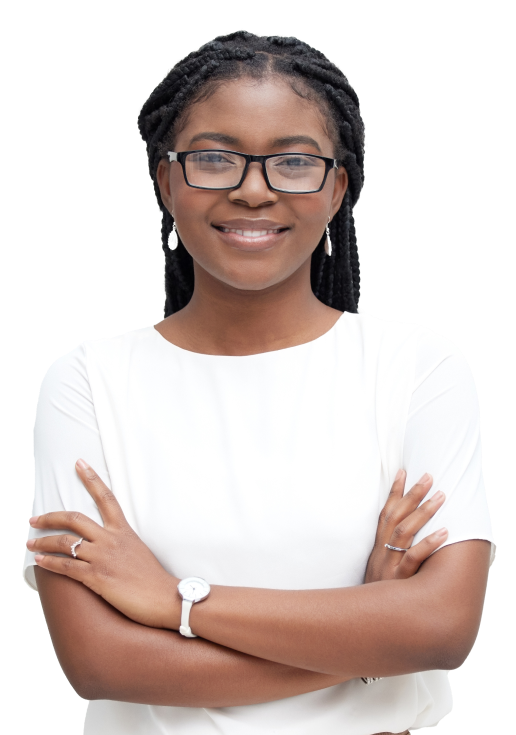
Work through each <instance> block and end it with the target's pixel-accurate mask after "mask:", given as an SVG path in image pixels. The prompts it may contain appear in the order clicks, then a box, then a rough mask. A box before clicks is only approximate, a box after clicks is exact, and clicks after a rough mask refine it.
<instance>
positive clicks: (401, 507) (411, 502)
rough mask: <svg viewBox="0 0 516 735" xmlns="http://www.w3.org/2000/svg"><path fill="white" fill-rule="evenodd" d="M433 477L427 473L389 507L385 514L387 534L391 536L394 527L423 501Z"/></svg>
mask: <svg viewBox="0 0 516 735" xmlns="http://www.w3.org/2000/svg"><path fill="white" fill-rule="evenodd" d="M432 482H433V480H432V477H431V475H429V474H428V473H425V474H424V475H423V477H422V478H421V479H420V480H419V481H418V482H416V484H415V485H413V486H412V487H411V488H410V490H409V491H408V493H406V495H404V496H403V497H402V498H401V499H400V500H399V502H398V503H396V504H393V505H391V506H390V507H389V509H388V512H387V513H386V516H385V524H384V527H385V535H386V536H387V539H388V538H390V535H391V533H392V531H393V530H394V527H395V526H396V525H397V524H398V523H400V522H401V521H403V520H404V519H405V518H406V517H407V516H408V515H409V514H410V513H412V512H413V511H414V510H415V509H416V508H417V507H418V505H419V504H420V503H421V501H422V500H423V498H424V497H425V495H426V494H427V493H428V491H429V490H430V487H431V485H432Z"/></svg>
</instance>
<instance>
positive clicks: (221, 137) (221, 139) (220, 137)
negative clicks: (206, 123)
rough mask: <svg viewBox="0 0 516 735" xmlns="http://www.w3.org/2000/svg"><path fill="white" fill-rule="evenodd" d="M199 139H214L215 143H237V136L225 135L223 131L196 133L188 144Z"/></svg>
mask: <svg viewBox="0 0 516 735" xmlns="http://www.w3.org/2000/svg"><path fill="white" fill-rule="evenodd" d="M199 140H214V141H216V142H217V143H224V144H225V145H237V144H238V138H234V137H233V136H232V135H225V134H224V133H198V134H197V135H194V137H193V138H192V139H191V140H190V145H192V143H197V142H198V141H199Z"/></svg>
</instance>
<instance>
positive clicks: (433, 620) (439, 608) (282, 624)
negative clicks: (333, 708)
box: [190, 578, 455, 678]
mask: <svg viewBox="0 0 516 735" xmlns="http://www.w3.org/2000/svg"><path fill="white" fill-rule="evenodd" d="M448 612H449V611H448V609H447V608H446V605H444V604H443V601H442V599H440V598H437V599H433V600H432V599H431V588H430V589H427V590H425V589H424V588H423V586H422V585H421V584H419V585H418V584H416V580H415V578H413V579H410V580H393V581H388V582H379V583H373V584H368V585H361V586H358V587H349V588H339V589H324V590H288V591H287V590H275V589H268V590H266V589H260V588H245V587H225V586H217V585H214V586H212V592H211V594H210V596H209V597H208V598H207V599H206V600H204V601H202V602H200V603H198V604H195V605H194V606H193V607H192V611H191V613H190V625H191V628H192V630H193V632H194V633H196V635H199V636H202V637H203V638H206V639H208V640H210V641H213V642H215V643H219V644H220V645H225V646H231V647H232V648H234V649H235V650H238V651H242V652H244V653H248V654H250V655H252V656H259V657H261V658H265V659H268V660H271V661H276V662H277V663H282V664H286V665H289V666H295V667H298V668H303V669H309V670H311V671H318V672H321V673H326V674H334V675H340V676H343V677H347V678H358V677H360V676H382V677H384V676H396V675H402V674H408V673H413V672H416V671H424V670H429V669H436V668H443V669H446V668H448V667H449V668H454V666H453V661H454V660H455V659H452V657H453V656H454V652H453V646H454V641H453V639H452V636H451V635H450V631H451V630H452V629H453V624H451V625H448V624H449V623H450V622H451V623H453V621H450V620H449V615H448ZM450 664H451V665H450Z"/></svg>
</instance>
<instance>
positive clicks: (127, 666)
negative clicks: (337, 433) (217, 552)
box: [36, 473, 490, 707]
mask: <svg viewBox="0 0 516 735" xmlns="http://www.w3.org/2000/svg"><path fill="white" fill-rule="evenodd" d="M93 476H94V473H93V475H92V477H93ZM95 477H96V476H95ZM83 482H84V479H83ZM93 482H101V481H100V480H99V478H97V479H96V480H93ZM85 484H86V483H85ZM104 488H105V486H104ZM88 489H90V488H88ZM423 490H424V492H423V491H422V493H423V495H424V493H425V492H426V490H425V489H424V488H423ZM106 491H107V488H105V490H104V491H102V492H103V497H100V496H99V497H98V498H96V502H97V504H98V506H99V509H100V510H101V512H102V515H103V518H104V521H105V527H104V529H103V534H104V537H105V534H106V533H110V532H111V531H110V530H109V529H110V528H111V522H112V524H113V528H115V526H116V523H117V521H116V514H117V513H118V512H119V511H118V510H117V508H116V507H115V503H116V500H115V501H114V503H113V498H114V496H112V495H111V494H110V493H109V491H107V492H106ZM90 492H91V489H90ZM411 492H412V491H411ZM92 494H93V493H92ZM409 496H410V493H408V494H407V495H406V496H405V498H403V500H402V501H400V502H405V503H406V502H408V501H407V500H406V499H407V498H409V499H410V497H409ZM413 501H414V502H415V501H417V497H416V498H415V499H414V498H413ZM428 502H430V501H428ZM103 504H104V505H105V507H104V505H103ZM109 504H111V510H110V509H109ZM101 505H103V509H102V508H101ZM416 505H417V502H416ZM425 505H426V504H424V505H423V506H421V508H424V506H425ZM398 506H399V503H398ZM430 510H431V509H430ZM433 512H435V508H434V509H433ZM109 513H112V521H110V520H109V518H107V516H108V515H109ZM416 513H419V514H421V513H423V511H422V510H420V509H418V511H417V512H416ZM105 514H106V515H105ZM51 515H55V514H47V516H51ZM387 515H388V514H387ZM391 515H392V514H391ZM394 515H395V514H394ZM404 515H406V510H405V511H404ZM413 515H414V513H413V514H412V516H413ZM412 516H411V517H412ZM42 518H43V517H42ZM393 519H394V520H396V518H394V516H393ZM391 520H392V519H391ZM386 522H387V521H386ZM421 522H422V519H421V517H419V521H418V523H420V524H421ZM92 523H93V522H92ZM120 523H121V521H120ZM95 525H96V524H95ZM57 527H59V528H62V525H61V526H57ZM98 528H100V527H98ZM121 528H122V526H121V525H119V526H118V531H117V533H120V531H121ZM106 529H107V530H106ZM72 530H74V529H72ZM409 530H410V529H409ZM412 530H413V529H412ZM379 533H380V525H379ZM380 535H381V534H380ZM129 537H130V534H129V535H128V538H129ZM47 538H50V539H52V543H59V541H57V540H58V539H64V542H63V543H64V545H65V546H66V544H68V543H69V541H70V538H72V539H73V537H67V536H63V537H58V536H52V537H47ZM389 538H390V536H389ZM99 539H100V536H99ZM36 543H37V544H40V545H41V548H42V547H43V546H44V544H45V543H46V542H45V541H44V539H38V541H37V542H36ZM102 543H104V544H106V543H108V542H107V541H106V540H105V538H104V541H102V542H100V541H99V542H98V545H99V546H101V545H102ZM139 543H140V544H141V543H142V542H141V541H140V542H139ZM420 543H421V544H423V542H420ZM439 543H442V540H441V541H440V542H439ZM439 543H436V542H435V541H434V544H435V546H436V547H437V546H438V545H439ZM83 544H84V545H85V546H84V548H83V552H81V553H82V554H83V555H87V554H89V556H90V561H89V562H82V564H84V565H87V566H88V568H89V569H90V568H91V569H90V571H91V570H92V569H93V568H94V566H95V551H94V548H93V547H94V545H95V544H94V543H92V542H90V543H87V542H83ZM86 544H87V545H86ZM65 546H63V548H64V547H65ZM381 546H382V544H379V547H381ZM418 546H419V545H418ZM489 547H490V544H489V543H488V542H487V541H481V540H473V541H464V542H461V543H457V544H452V545H450V546H447V547H445V548H442V549H440V550H439V551H437V552H436V553H435V554H433V555H432V556H430V557H429V558H426V557H427V556H428V553H430V552H429V548H426V549H425V548H424V547H423V551H424V556H425V558H426V561H424V562H423V564H422V565H421V567H420V568H419V571H418V573H417V574H415V573H413V572H412V573H411V576H409V577H408V578H403V575H402V574H400V573H399V572H398V576H397V578H396V573H393V574H390V578H388V579H385V578H382V574H380V575H378V574H376V576H375V574H374V572H371V574H372V577H370V578H369V579H368V578H367V577H366V581H367V582H369V583H368V584H364V585H360V586H358V587H348V588H338V589H325V590H293V591H292V590H289V591H287V590H266V589H258V588H245V587H226V586H219V585H212V592H211V594H210V596H209V597H208V598H207V599H206V600H204V601H203V602H201V603H199V604H197V605H194V606H193V608H192V611H191V614H190V625H191V627H192V629H193V631H194V632H195V633H196V634H197V635H198V636H199V638H196V639H186V638H184V637H183V636H181V635H180V634H179V633H178V632H177V628H178V627H179V618H180V598H179V596H178V594H177V591H176V589H175V583H176V582H177V580H175V579H172V578H171V577H170V575H168V580H167V581H168V584H166V585H164V582H165V577H162V576H160V574H161V573H160V572H159V571H158V568H157V567H156V575H157V576H155V579H153V573H152V572H150V571H149V570H151V569H153V568H154V567H153V566H152V564H150V560H146V559H145V558H144V557H145V553H144V552H143V554H142V549H139V548H138V547H135V557H134V559H135V560H136V559H142V557H143V561H142V570H143V571H142V574H144V576H145V584H146V585H147V588H145V591H144V592H143V594H140V595H134V594H132V595H131V594H128V593H127V590H128V589H129V588H130V586H131V583H130V582H124V584H123V585H122V587H120V585H118V587H117V581H116V580H115V578H114V577H112V578H111V579H107V578H106V577H105V574H104V581H106V579H107V583H108V584H107V587H106V590H107V591H103V589H102V581H100V582H99V581H98V580H97V581H94V580H93V581H92V578H90V577H88V578H86V577H84V578H83V581H79V580H78V578H77V575H78V576H80V575H81V574H82V573H83V572H81V571H79V572H77V571H74V570H78V569H83V567H80V568H79V566H78V563H77V562H76V561H75V560H72V559H63V558H61V557H52V556H45V557H43V560H40V565H41V566H40V567H38V568H36V577H37V582H38V588H39V592H40V597H41V601H42V606H43V609H44V612H45V617H46V620H47V625H48V628H49V632H50V635H51V638H52V641H53V644H54V649H55V652H56V655H57V658H58V660H59V662H60V664H61V667H62V669H63V671H64V673H65V674H66V676H67V678H68V680H69V681H70V683H71V685H72V686H73V688H74V689H75V690H76V692H77V693H78V694H79V695H80V696H82V697H83V698H85V699H114V700H118V701H129V702H140V703H146V704H159V705H172V706H190V707H224V706H236V705H243V704H254V703H259V702H266V701H272V700H276V699H283V698H285V697H290V696H295V695H297V694H301V693H305V692H309V691H315V690H317V689H323V688H326V687H328V686H333V685H335V684H338V683H340V682H343V681H346V680H349V679H354V678H357V677H360V676H396V675H400V674H407V673H412V672H415V671H425V670H429V669H447V670H449V669H455V668H458V667H459V666H461V665H462V663H463V662H464V661H465V659H466V658H467V656H468V655H469V652H470V651H471V648H472V647H473V645H474V643H475V640H476V636H477V634H478V629H479V625H480V620H481V615H482V609H483V601H484V595H485V590H486V586H487V574H488V567H489V551H490V548H489ZM68 548H69V547H68ZM88 548H89V552H88V551H87V549H88ZM128 548H129V547H128ZM414 548H416V547H414ZM145 549H147V547H145ZM42 550H43V549H42ZM48 550H49V549H47V551H48ZM55 550H57V549H54V551H55ZM104 551H105V549H104ZM147 551H148V553H149V554H150V551H149V550H147ZM127 553H130V551H128V552H127ZM378 553H379V554H380V553H384V554H385V550H383V551H381V549H380V548H379V549H378ZM389 554H390V556H389ZM392 554H394V555H396V554H397V552H388V554H387V556H386V558H387V559H392V558H394V557H393V556H392ZM405 557H407V558H408V559H409V561H410V558H409V555H408V554H406V555H405ZM101 558H105V554H103V555H102V556H101ZM377 558H379V557H377ZM153 559H154V560H155V558H154V557H153ZM44 560H46V561H44ZM370 561H371V560H370ZM416 561H417V560H416ZM155 562H156V564H159V563H158V562H157V560H155ZM389 563H391V562H389ZM419 563H420V562H419ZM79 564H81V562H79ZM135 564H136V561H135ZM135 564H131V565H128V566H131V567H134V566H135ZM52 565H55V566H54V570H53V571H51V568H52ZM45 566H46V567H47V568H44V567H45ZM417 566H419V564H418V565H417ZM417 566H416V569H417ZM401 567H402V564H399V567H398V569H399V568H401ZM58 568H59V573H55V572H57V571H58ZM84 569H86V566H85V567H84ZM64 570H67V571H64ZM90 571H88V570H87V573H88V574H89V573H90ZM163 571H164V570H163ZM369 572H370V570H369V568H368V574H369ZM85 573H86V572H85ZM136 573H137V572H136ZM69 575H75V576H76V578H75V579H74V578H72V577H71V576H69ZM378 578H379V581H373V580H374V579H378ZM86 579H87V580H88V581H86ZM142 579H143V577H142ZM138 584H140V585H141V584H143V582H138ZM88 585H90V586H88ZM96 585H97V587H96ZM124 585H125V587H124ZM128 585H129V586H128ZM95 587H96V589H95ZM140 589H141V587H140ZM158 589H160V590H163V589H164V590H165V593H164V594H162V595H161V597H158V596H157V593H156V594H155V593H154V592H153V590H158ZM124 595H125V597H124ZM104 597H105V598H110V599H109V602H108V601H107V599H104ZM151 598H152V604H150V603H148V602H147V603H146V600H147V601H148V600H151ZM135 600H136V603H135ZM142 600H143V602H142ZM135 604H136V605H137V607H135ZM117 608H118V609H117ZM121 609H123V610H124V612H121V611H120V610H121ZM164 611H166V612H164ZM124 613H125V614H124ZM149 615H155V616H156V617H155V618H153V619H150V618H148V617H147V616H149ZM160 616H161V617H160ZM167 616H168V617H167Z"/></svg>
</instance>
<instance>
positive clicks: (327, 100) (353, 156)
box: [138, 31, 364, 316]
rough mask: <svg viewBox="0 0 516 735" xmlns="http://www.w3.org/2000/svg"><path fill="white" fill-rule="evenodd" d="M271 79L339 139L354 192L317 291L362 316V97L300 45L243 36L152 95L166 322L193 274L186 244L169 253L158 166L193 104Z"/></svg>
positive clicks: (319, 252)
mask: <svg viewBox="0 0 516 735" xmlns="http://www.w3.org/2000/svg"><path fill="white" fill-rule="evenodd" d="M270 75H280V76H282V77H284V78H286V79H287V80H288V81H289V82H290V84H291V86H292V89H293V91H294V92H296V94H299V95H300V96H302V97H304V98H305V99H309V100H313V101H314V102H315V103H316V104H318V105H319V107H321V108H322V110H323V112H324V113H325V117H326V119H327V121H328V129H329V131H330V132H331V134H332V137H333V138H334V143H335V148H336V150H335V157H336V158H338V160H339V163H341V164H342V165H343V166H344V167H345V168H346V171H347V174H348V178H349V186H348V190H347V191H346V194H345V196H344V199H343V202H342V205H341V207H340V209H339V211H338V212H337V213H336V215H335V217H334V218H333V220H332V222H331V223H330V235H331V240H332V245H333V250H332V254H331V256H329V257H328V256H327V255H326V253H325V252H324V240H325V236H324V235H323V237H322V238H321V241H320V242H319V244H318V245H317V247H316V249H315V251H314V253H313V255H312V264H311V284H312V289H313V292H314V294H315V295H316V296H317V298H318V299H320V301H322V302H323V303H325V304H327V305H328V306H332V307H334V308H335V309H338V310H340V311H350V312H356V311H357V307H358V300H359V297H360V267H359V260H358V250H357V239H356V234H355V225H354V221H353V206H354V205H355V203H356V202H357V200H358V197H359V195H360V191H361V189H362V186H363V182H364V124H363V122H362V118H361V116H360V110H359V102H358V97H357V95H356V93H355V91H354V90H353V89H352V87H351V86H350V85H349V83H348V80H347V79H346V77H345V76H344V74H343V73H342V72H341V71H340V69H338V68H337V67H336V66H335V65H334V64H332V63H331V62H330V61H328V59H327V58H326V57H325V56H324V55H323V54H322V53H321V52H320V51H317V50H316V49H313V48H311V47H310V46H308V45H307V44H306V43H303V42H302V41H299V40H298V39H297V38H283V37H278V36H270V37H259V36H255V35H253V34H252V33H247V32H246V31H238V32H236V33H232V34H230V35H227V36H219V37H218V38H216V39H215V40H213V41H211V42H210V43H207V44H205V45H204V46H202V47H201V48H200V49H199V50H198V51H194V52H193V53H191V54H189V55H188V56H187V57H186V58H185V59H183V60H182V61H180V62H179V63H178V64H176V66H175V67H174V68H173V69H172V70H171V71H170V72H169V74H167V76H166V77H165V79H164V80H163V81H162V82H161V83H160V84H159V85H158V86H157V87H156V89H155V90H154V91H153V92H152V94H151V96H150V97H149V99H148V100H147V102H146V103H145V104H144V106H143V108H142V110H141V112H140V115H139V117H138V127H139V129H140V133H141V136H142V138H143V139H144V141H145V143H146V145H147V155H148V158H149V171H150V175H151V178H152V180H153V182H154V190H155V192H156V197H157V200H158V204H159V206H160V209H161V211H162V215H163V218H162V226H161V239H162V245H163V250H164V252H165V291H166V302H165V316H168V315H170V314H173V313H174V312H176V311H179V309H182V308H183V307H184V306H186V304H187V303H188V302H189V300H190V298H191V296H192V293H193V287H194V269H193V260H192V258H191V256H190V255H189V253H188V252H187V250H186V248H185V247H184V245H183V243H182V242H181V240H180V239H179V244H178V247H177V248H176V249H175V250H170V249H169V247H168V237H169V234H170V232H171V231H172V226H173V223H174V220H173V218H172V216H171V214H170V213H169V212H168V210H167V209H166V207H165V206H164V204H163V202H162V201H161V196H160V192H159V188H158V184H157V179H156V172H157V168H158V163H159V161H160V159H161V158H163V157H165V156H166V151H167V150H169V149H170V147H171V146H173V140H174V136H175V135H176V134H177V132H178V129H180V127H181V125H182V124H183V123H184V120H185V116H186V114H187V111H188V108H189V107H190V105H192V104H193V103H194V102H197V101H199V100H201V99H204V98H206V97H207V96H209V94H211V93H212V92H213V91H214V90H215V89H216V87H217V86H218V85H219V84H221V83H223V82H224V81H227V80H233V79H238V78H241V77H246V76H247V77H253V78H263V77H266V76H270Z"/></svg>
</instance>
